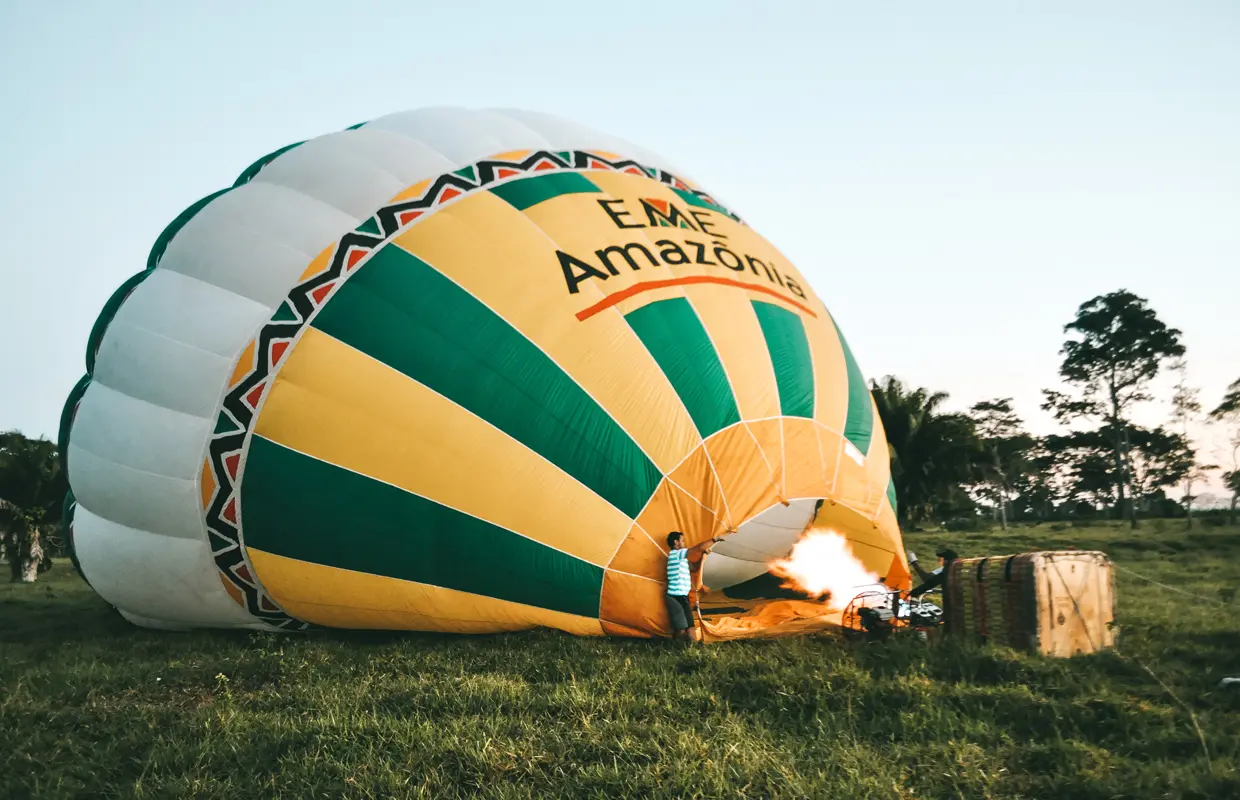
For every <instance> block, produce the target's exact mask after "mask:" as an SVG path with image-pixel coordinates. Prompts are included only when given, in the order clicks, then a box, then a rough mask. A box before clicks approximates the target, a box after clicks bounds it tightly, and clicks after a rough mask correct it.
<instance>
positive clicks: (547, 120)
mask: <svg viewBox="0 0 1240 800" xmlns="http://www.w3.org/2000/svg"><path fill="white" fill-rule="evenodd" d="M488 113H500V114H503V115H504V116H506V117H509V118H510V119H514V120H517V121H519V122H520V123H521V124H522V125H525V126H526V127H528V128H530V129H531V130H534V131H537V132H538V134H539V135H540V136H542V138H543V139H545V140H546V141H547V142H548V145H549V147H550V149H552V150H566V149H575V150H608V151H611V152H613V153H615V154H616V155H619V156H623V157H625V158H632V159H634V160H636V161H639V162H641V163H642V164H645V165H646V166H648V167H659V168H660V169H665V170H667V171H668V172H670V173H672V174H673V175H675V176H676V177H678V178H681V179H683V180H686V181H689V182H690V183H694V184H698V186H699V188H705V189H706V190H707V191H710V187H702V186H701V185H700V182H699V181H697V179H695V178H694V177H693V176H692V175H690V174H688V173H686V172H684V171H683V170H681V169H680V168H678V167H676V166H675V165H674V164H672V163H671V162H669V161H668V160H667V159H666V158H664V157H663V156H661V155H659V154H658V153H653V152H651V151H649V150H647V149H646V148H644V147H641V146H639V145H635V144H633V143H632V142H628V141H625V140H624V139H620V138H618V137H615V136H609V135H607V134H605V133H600V132H599V131H596V130H592V129H591V128H588V127H586V126H585V125H581V124H579V123H576V122H573V121H572V120H566V119H561V118H559V117H556V116H553V115H551V114H545V113H543V112H541V111H526V110H523V109H502V110H498V111H497V112H488ZM711 196H712V197H714V198H715V200H717V201H719V202H720V203H723V204H724V206H725V207H727V208H728V209H729V210H730V211H733V212H735V213H740V212H738V211H737V210H736V209H735V208H733V207H732V206H731V205H730V204H729V203H728V202H727V200H726V199H725V198H723V197H722V196H720V195H718V194H715V193H714V192H711Z"/></svg>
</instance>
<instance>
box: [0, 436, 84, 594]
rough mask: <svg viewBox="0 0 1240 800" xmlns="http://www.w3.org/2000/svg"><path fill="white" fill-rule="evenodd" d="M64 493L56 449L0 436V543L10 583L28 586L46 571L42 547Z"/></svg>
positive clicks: (47, 558)
mask: <svg viewBox="0 0 1240 800" xmlns="http://www.w3.org/2000/svg"><path fill="white" fill-rule="evenodd" d="M67 491H68V481H67V480H66V478H65V476H64V473H63V472H62V471H61V469H60V458H59V456H58V454H57V453H56V445H54V444H53V443H51V442H49V441H47V440H46V439H29V438H27V437H26V436H23V435H22V434H21V433H19V432H17V431H9V432H7V433H0V543H2V544H3V546H4V547H3V549H4V551H5V554H6V555H7V557H8V560H9V571H10V573H11V575H12V579H13V580H14V581H21V582H24V583H33V582H34V580H35V579H36V578H37V577H38V576H39V573H40V572H45V571H46V570H48V569H50V568H51V564H52V562H51V551H50V548H49V547H47V546H45V545H47V544H48V543H49V539H50V538H51V537H52V536H53V535H54V532H55V530H56V525H57V523H58V521H59V519H60V514H61V506H62V504H63V502H64V497H65V493H66V492H67Z"/></svg>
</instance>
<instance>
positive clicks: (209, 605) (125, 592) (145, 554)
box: [73, 453, 265, 627]
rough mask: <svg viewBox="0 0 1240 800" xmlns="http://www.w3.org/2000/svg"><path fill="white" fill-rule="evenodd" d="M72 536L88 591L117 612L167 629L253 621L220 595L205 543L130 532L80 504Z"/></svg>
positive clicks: (196, 540)
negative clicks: (147, 619) (149, 621)
mask: <svg viewBox="0 0 1240 800" xmlns="http://www.w3.org/2000/svg"><path fill="white" fill-rule="evenodd" d="M76 456H77V453H74V456H73V457H76ZM73 532H74V537H73V541H74V546H75V547H76V548H77V554H78V560H79V561H80V562H81V563H82V571H83V572H84V573H85V574H86V577H87V578H88V579H89V580H90V584H91V586H93V587H94V588H95V591H97V592H98V593H99V594H100V595H101V596H102V597H103V599H105V600H107V601H108V602H109V603H111V604H112V605H114V606H116V607H117V608H119V609H121V610H122V611H126V612H129V613H130V614H133V615H136V616H138V617H149V618H151V619H154V620H159V621H161V622H164V623H165V624H167V623H172V627H176V626H177V625H178V624H180V625H185V626H191V625H192V626H226V627H245V626H253V625H254V623H255V619H254V617H252V616H250V615H249V614H248V613H246V611H245V610H244V609H242V608H241V607H240V606H238V605H237V604H236V603H235V602H233V599H232V598H231V597H229V596H228V593H227V592H225V591H224V587H223V586H222V585H221V584H220V578H219V572H218V570H216V568H215V563H214V561H212V559H211V553H210V552H209V551H208V549H207V545H206V542H205V541H203V540H200V539H194V540H190V539H173V538H170V537H167V536H153V535H151V534H150V533H148V532H147V531H144V530H133V529H132V528H129V527H127V526H124V525H118V524H116V523H115V522H113V521H111V520H108V519H105V518H102V517H99V516H98V515H96V514H94V513H93V512H92V511H91V510H90V508H89V507H87V506H85V505H84V504H82V503H81V502H79V503H78V508H77V511H76V513H75V515H74V518H73ZM259 627H265V626H259Z"/></svg>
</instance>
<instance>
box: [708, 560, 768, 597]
mask: <svg viewBox="0 0 1240 800" xmlns="http://www.w3.org/2000/svg"><path fill="white" fill-rule="evenodd" d="M703 569H704V570H705V572H703V573H702V583H704V584H706V585H707V586H709V587H710V588H711V589H726V588H728V587H729V586H735V585H736V584H738V583H744V582H745V581H748V580H752V579H754V578H756V577H758V576H759V575H762V574H763V573H765V572H766V571H767V569H766V562H765V561H744V560H741V559H739V558H732V557H730V556H725V555H723V554H722V553H717V552H714V551H711V553H710V554H709V555H708V556H706V563H705V565H704V566H703Z"/></svg>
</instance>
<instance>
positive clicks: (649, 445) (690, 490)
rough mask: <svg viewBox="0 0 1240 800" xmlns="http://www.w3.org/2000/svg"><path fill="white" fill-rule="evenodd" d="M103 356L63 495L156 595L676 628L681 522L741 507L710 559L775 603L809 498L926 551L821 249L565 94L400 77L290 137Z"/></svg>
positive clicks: (492, 624) (169, 233)
mask: <svg viewBox="0 0 1240 800" xmlns="http://www.w3.org/2000/svg"><path fill="white" fill-rule="evenodd" d="M86 366H87V375H86V377H84V378H83V379H82V381H81V382H80V383H79V384H78V385H77V386H76V387H75V389H74V391H73V392H72V394H71V396H70V397H69V399H68V401H67V404H66V407H65V411H64V414H63V415H62V425H61V452H62V454H63V457H64V458H65V461H66V468H67V471H68V475H69V477H70V483H71V486H72V493H73V494H72V503H71V506H72V507H71V508H70V509H69V513H67V514H66V515H65V516H66V519H67V520H69V521H70V523H69V524H70V527H71V541H72V549H73V555H74V559H75V563H76V564H77V565H78V566H79V569H80V570H81V572H82V574H83V577H84V578H85V579H86V580H87V581H88V582H89V583H90V585H91V586H92V587H93V588H94V590H95V591H96V592H98V593H99V594H100V595H101V596H102V597H103V598H104V599H106V600H107V601H108V602H109V603H111V604H112V605H113V606H115V607H116V608H117V609H118V610H119V611H120V613H121V614H123V615H124V616H125V617H126V618H127V619H129V620H130V621H132V622H133V623H136V624H137V625H141V626H146V627H151V628H162V629H187V628H195V627H216V628H252V629H263V630H270V629H283V630H289V631H298V630H306V629H309V628H314V627H332V628H382V629H400V630H432V631H449V632H460V633H470V632H496V631H508V630H518V629H526V628H532V627H549V628H556V629H560V630H563V631H568V632H571V633H574V634H581V635H618V636H659V635H665V634H666V633H667V630H668V620H667V613H666V611H665V607H664V603H663V602H662V599H663V595H664V593H665V563H666V553H667V545H666V536H667V534H668V532H669V531H673V530H678V531H683V532H684V534H685V537H686V539H687V543H688V544H689V545H693V544H695V543H697V542H701V541H704V540H706V539H709V538H711V537H713V536H724V537H725V538H724V540H723V541H722V542H721V543H720V544H719V545H718V546H717V547H716V548H715V550H714V551H713V552H712V553H711V554H710V555H709V556H707V558H706V559H705V562H704V563H703V565H702V569H701V573H700V576H701V580H702V581H703V582H704V583H705V584H706V585H707V586H708V587H709V589H710V591H711V592H712V593H719V592H722V593H723V595H720V596H721V597H724V596H726V595H727V593H728V591H729V590H730V589H735V588H737V587H740V588H741V589H742V591H740V592H738V593H734V594H736V596H737V597H739V596H740V595H745V596H746V597H748V598H749V601H751V602H750V604H749V605H748V606H746V608H747V609H751V608H752V605H753V603H752V601H755V600H757V601H761V600H763V599H764V594H771V593H769V592H765V590H763V589H761V587H762V586H764V585H767V584H770V585H772V586H775V585H776V584H775V583H773V582H771V581H770V580H769V577H770V575H769V568H768V565H769V563H770V562H771V561H772V560H773V559H778V558H781V557H785V556H787V555H788V553H789V552H790V550H791V548H792V547H793V545H794V543H796V542H797V541H798V539H800V538H801V537H802V536H803V535H805V533H806V532H807V531H812V530H832V531H836V532H838V533H839V534H841V535H843V536H844V537H845V538H846V539H847V540H848V543H849V547H850V548H851V550H852V553H853V554H854V556H855V557H856V559H857V560H858V561H859V562H860V563H861V564H863V565H864V566H865V568H866V569H867V570H869V571H870V572H872V573H873V574H874V575H877V576H880V577H882V578H883V579H884V580H885V581H886V583H887V585H888V586H891V587H897V586H905V587H907V585H908V581H909V576H908V569H907V563H906V561H905V557H904V553H903V549H902V546H901V541H900V532H899V529H898V527H897V524H896V515H895V497H894V494H893V490H892V486H891V480H890V470H889V462H888V452H887V445H886V442H885V439H884V435H883V431H882V429H881V425H880V423H879V421H878V418H877V414H876V412H875V408H874V405H873V402H872V400H871V397H870V394H869V391H868V389H867V386H866V383H865V380H864V378H863V376H862V372H861V370H860V368H859V367H858V365H857V363H856V361H855V360H854V358H853V355H852V353H851V351H850V350H849V347H848V345H847V343H846V342H845V339H844V337H843V336H842V335H841V333H840V331H839V330H838V328H837V327H836V325H835V323H834V322H833V319H832V317H831V315H830V314H829V313H828V311H827V309H826V307H825V306H824V304H823V302H822V301H821V300H820V299H819V298H818V296H817V295H816V294H815V293H814V291H813V290H812V289H811V288H810V285H809V282H808V281H807V280H806V279H805V277H804V276H803V275H802V273H800V272H799V271H798V270H797V269H796V267H794V266H793V265H792V264H791V263H790V262H789V261H788V259H786V258H785V257H784V256H783V255H781V254H780V252H779V251H778V250H777V249H775V247H774V246H773V245H771V244H770V243H769V242H767V241H766V240H765V239H763V238H762V237H761V236H760V235H759V234H758V233H757V232H756V231H754V230H753V229H752V228H750V227H749V226H748V225H747V224H746V223H745V222H744V220H743V219H742V218H741V217H740V216H739V215H738V214H737V213H736V211H735V210H734V209H733V208H732V207H731V206H730V205H725V203H724V201H723V200H722V199H721V198H717V197H716V196H714V195H712V194H710V193H708V192H707V191H706V190H705V189H703V188H702V187H700V186H699V185H697V184H696V183H694V182H692V181H691V180H689V179H688V178H687V177H685V176H684V175H683V174H682V173H681V172H679V171H678V170H676V169H675V168H673V167H672V166H670V165H669V164H667V163H666V162H665V161H664V160H663V159H661V158H659V157H658V156H655V155H653V154H652V153H649V152H647V151H645V150H643V149H642V148H639V147H636V146H633V145H630V144H628V143H625V142H622V141H620V140H617V139H615V138H613V137H611V136H607V135H604V134H601V133H597V132H594V131H591V130H588V129H587V128H585V127H582V126H579V125H576V124H573V123H570V122H567V121H564V120H561V119H558V118H554V117H551V116H547V115H544V114H540V113H532V112H528V111H509V110H505V111H473V110H462V109H423V110H417V111H411V112H403V113H397V114H393V115H390V116H386V117H383V118H380V119H377V120H374V121H372V122H368V123H365V124H362V125H356V126H353V127H351V128H349V129H347V130H344V131H340V132H337V133H331V134H328V135H324V136H320V137H318V138H315V139H311V140H308V141H305V142H301V143H298V144H295V145H290V146H288V147H285V148H282V149H280V150H278V151H276V152H274V153H272V154H270V155H268V156H265V157H263V158H261V159H259V160H258V161H256V162H255V163H254V164H253V165H251V166H250V167H249V168H247V169H246V170H245V171H244V172H243V173H242V174H241V176H240V177H239V178H238V179H237V180H236V182H235V183H234V184H233V185H232V186H231V187H229V188H227V189H224V190H222V191H220V192H217V193H215V194H213V195H211V196H209V197H206V198H204V199H202V200H201V201H199V202H197V203H195V204H194V205H193V206H191V207H190V208H188V209H186V210H185V211H184V212H183V213H181V214H180V216H178V217H177V218H176V219H175V220H173V222H172V223H171V224H170V225H169V226H168V227H167V229H166V230H164V232H163V233H162V234H161V235H160V236H159V238H158V240H157V241H156V242H155V244H154V247H153V249H152V251H151V254H150V257H149V259H148V262H147V264H146V268H145V269H144V270H143V271H142V272H140V273H138V274H137V275H135V276H134V277H132V278H130V279H129V280H128V281H126V282H125V283H124V284H122V285H121V287H120V288H119V289H118V290H117V291H116V293H115V294H114V295H113V296H112V297H111V299H109V300H108V301H107V303H106V304H105V305H104V307H103V311H102V313H101V315H100V317H99V319H98V321H97V322H96V324H95V326H94V328H93V330H92V331H91V334H90V338H89V342H88V345H87V353H86ZM755 587H756V588H755ZM746 593H747V594H746ZM725 605H726V603H725ZM725 612H726V609H725ZM729 613H730V614H731V616H729ZM745 614H749V622H748V623H744V624H741V623H738V622H737V621H736V617H737V616H744V615H745ZM785 616H786V615H785ZM729 620H731V621H729ZM754 620H758V621H757V622H755V621H754ZM782 621H784V620H783V619H782V618H781V617H780V615H778V614H776V615H769V614H768V615H767V616H766V617H761V616H760V615H758V616H755V615H753V614H751V613H750V612H749V611H746V612H745V613H744V614H741V613H739V612H736V611H735V610H733V611H732V612H728V613H722V614H720V615H717V616H716V617H715V621H714V622H713V623H712V625H713V628H708V630H712V631H713V634H714V635H715V637H716V638H728V637H729V636H733V635H735V636H740V635H760V634H762V633H763V632H764V631H767V630H774V629H776V628H778V626H779V624H780V623H781V622H782Z"/></svg>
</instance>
